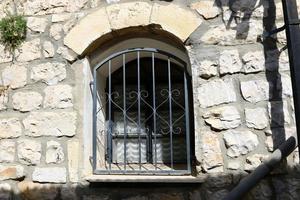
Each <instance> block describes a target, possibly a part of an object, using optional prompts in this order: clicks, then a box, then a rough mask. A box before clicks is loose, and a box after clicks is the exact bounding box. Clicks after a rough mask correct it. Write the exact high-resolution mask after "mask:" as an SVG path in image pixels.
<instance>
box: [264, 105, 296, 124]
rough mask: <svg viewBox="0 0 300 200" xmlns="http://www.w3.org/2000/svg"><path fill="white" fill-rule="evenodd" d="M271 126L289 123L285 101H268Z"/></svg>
mask: <svg viewBox="0 0 300 200" xmlns="http://www.w3.org/2000/svg"><path fill="white" fill-rule="evenodd" d="M268 111H269V117H270V120H271V127H278V126H283V125H284V124H290V123H291V117H290V113H289V110H288V104H287V102H286V101H272V102H269V103H268Z"/></svg>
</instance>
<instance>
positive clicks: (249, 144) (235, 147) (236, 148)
mask: <svg viewBox="0 0 300 200" xmlns="http://www.w3.org/2000/svg"><path fill="white" fill-rule="evenodd" d="M223 138H224V141H225V144H226V147H227V149H228V150H227V155H228V156H229V157H232V158H234V157H238V156H240V155H245V154H247V153H249V152H251V151H253V150H254V149H255V148H256V147H257V145H258V143H259V142H258V138H257V135H255V134H254V133H252V132H251V131H247V130H228V131H226V132H224V134H223Z"/></svg>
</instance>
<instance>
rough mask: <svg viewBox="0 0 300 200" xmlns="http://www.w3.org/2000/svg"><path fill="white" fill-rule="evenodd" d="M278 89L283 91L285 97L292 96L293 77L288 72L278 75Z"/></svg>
mask: <svg viewBox="0 0 300 200" xmlns="http://www.w3.org/2000/svg"><path fill="white" fill-rule="evenodd" d="M277 90H279V91H281V93H282V96H283V97H292V96H293V88H292V82H291V77H290V76H289V75H287V74H283V73H281V74H280V75H278V77H277Z"/></svg>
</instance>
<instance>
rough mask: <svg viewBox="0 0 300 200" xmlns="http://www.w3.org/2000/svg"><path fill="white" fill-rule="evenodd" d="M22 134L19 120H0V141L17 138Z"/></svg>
mask: <svg viewBox="0 0 300 200" xmlns="http://www.w3.org/2000/svg"><path fill="white" fill-rule="evenodd" d="M21 134H22V127H21V123H20V121H19V119H17V118H7V119H1V120H0V139H7V138H17V137H20V136H21Z"/></svg>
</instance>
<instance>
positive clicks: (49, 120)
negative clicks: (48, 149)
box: [23, 112, 76, 137]
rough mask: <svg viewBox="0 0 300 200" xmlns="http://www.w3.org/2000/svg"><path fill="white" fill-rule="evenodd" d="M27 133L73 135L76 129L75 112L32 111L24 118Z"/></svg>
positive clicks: (32, 134) (34, 134)
mask: <svg viewBox="0 0 300 200" xmlns="http://www.w3.org/2000/svg"><path fill="white" fill-rule="evenodd" d="M23 124H24V128H25V135H28V136H33V137H38V136H73V135H75V130H76V113H74V112H58V113H55V112H32V113H31V114H30V115H29V116H28V117H27V118H25V119H24V120H23Z"/></svg>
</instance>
